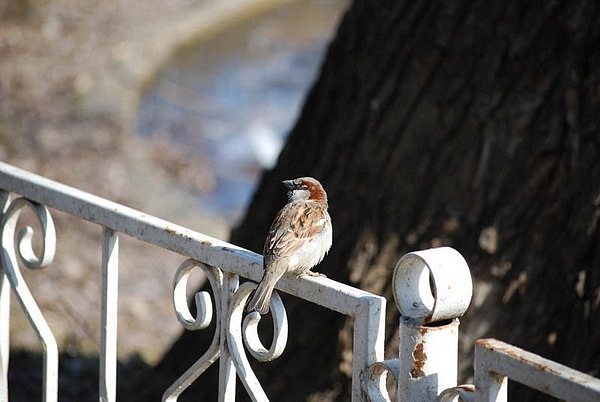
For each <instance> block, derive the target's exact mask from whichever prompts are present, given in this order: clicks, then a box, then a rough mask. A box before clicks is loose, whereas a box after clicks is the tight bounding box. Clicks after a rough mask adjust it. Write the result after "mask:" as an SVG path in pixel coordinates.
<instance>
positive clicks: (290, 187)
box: [282, 180, 294, 190]
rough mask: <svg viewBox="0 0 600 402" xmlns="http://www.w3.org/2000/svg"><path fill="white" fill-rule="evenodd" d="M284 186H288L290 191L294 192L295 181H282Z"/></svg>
mask: <svg viewBox="0 0 600 402" xmlns="http://www.w3.org/2000/svg"><path fill="white" fill-rule="evenodd" d="M282 183H283V185H284V186H286V187H287V188H288V189H290V190H292V189H293V188H294V181H293V180H284V181H282Z"/></svg>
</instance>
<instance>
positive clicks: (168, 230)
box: [165, 228, 177, 234]
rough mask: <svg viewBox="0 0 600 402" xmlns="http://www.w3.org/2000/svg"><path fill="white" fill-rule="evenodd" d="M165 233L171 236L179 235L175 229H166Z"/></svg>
mask: <svg viewBox="0 0 600 402" xmlns="http://www.w3.org/2000/svg"><path fill="white" fill-rule="evenodd" d="M165 232H167V233H171V234H177V231H176V230H175V229H171V228H165Z"/></svg>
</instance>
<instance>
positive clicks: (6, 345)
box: [0, 191, 10, 402]
mask: <svg viewBox="0 0 600 402" xmlns="http://www.w3.org/2000/svg"><path fill="white" fill-rule="evenodd" d="M0 208H1V210H2V214H4V213H5V212H6V208H8V192H6V191H0ZM9 354H10V283H9V281H8V277H7V276H6V273H5V272H4V269H3V268H2V267H1V266H0V402H8V357H9Z"/></svg>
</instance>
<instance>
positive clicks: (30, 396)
mask: <svg viewBox="0 0 600 402" xmlns="http://www.w3.org/2000/svg"><path fill="white" fill-rule="evenodd" d="M43 359H44V358H43V356H42V355H41V354H40V353H31V352H29V351H23V350H19V351H12V352H11V355H10V370H9V373H8V391H9V397H10V401H11V402H30V401H36V400H38V401H39V400H42V387H43V384H42V383H43ZM148 368H149V366H148V365H147V364H146V363H145V362H144V361H143V360H142V359H141V358H139V357H137V356H133V357H131V358H130V359H128V360H127V361H119V362H118V367H117V377H118V378H117V384H118V390H117V399H118V400H121V399H122V398H126V397H127V395H131V394H130V392H131V391H132V390H131V389H129V387H131V386H133V385H135V384H136V383H137V381H136V379H137V378H138V376H139V375H140V374H142V373H144V372H145V371H146V370H147V369H148ZM58 375H59V379H58V388H59V395H58V400H60V401H61V402H71V401H73V402H75V401H94V400H96V401H97V400H99V398H98V379H99V376H98V375H99V360H98V357H91V356H77V355H71V354H67V353H62V354H61V355H60V360H59V369H58Z"/></svg>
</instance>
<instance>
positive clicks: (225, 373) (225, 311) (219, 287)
mask: <svg viewBox="0 0 600 402" xmlns="http://www.w3.org/2000/svg"><path fill="white" fill-rule="evenodd" d="M194 269H200V270H202V271H203V272H204V274H205V275H206V277H207V279H208V282H209V283H210V286H211V289H212V292H213V297H214V306H213V302H212V300H211V297H210V295H209V294H208V293H207V292H205V291H201V292H198V293H196V294H195V296H194V300H195V305H196V316H194V315H192V313H191V312H190V310H189V308H188V302H187V297H186V288H187V283H188V279H189V276H190V274H191V272H192V271H193V270H194ZM255 288H256V285H255V284H253V283H250V282H247V283H244V284H242V285H241V286H239V278H238V276H237V275H233V274H229V273H226V272H223V271H222V270H221V269H219V268H217V267H211V266H208V265H206V264H203V263H201V262H198V261H195V260H192V259H190V260H186V261H184V262H183V263H182V264H181V265H180V266H179V269H178V270H177V273H176V274H175V279H174V282H173V303H174V306H175V312H176V314H177V318H178V319H179V321H180V322H181V324H182V325H183V326H184V327H185V328H186V329H188V330H190V331H196V330H202V329H205V328H207V327H208V326H209V325H210V323H211V322H212V319H213V316H215V320H216V321H215V327H216V328H215V334H214V337H213V339H212V342H211V344H210V346H209V347H208V349H207V350H206V352H205V353H204V354H203V355H202V356H201V357H200V358H199V359H198V360H197V361H196V362H195V363H194V364H193V365H192V366H191V367H190V368H189V369H188V370H187V371H186V372H185V373H183V374H182V375H181V376H180V377H179V378H178V379H177V380H176V381H175V382H174V383H173V384H172V385H171V386H170V387H169V388H168V389H167V391H166V392H165V393H164V394H163V398H162V400H163V401H176V400H177V398H178V397H179V395H180V394H181V393H182V392H183V391H185V390H186V389H187V388H188V387H189V386H190V385H191V384H192V383H193V382H194V381H195V380H196V379H197V378H198V377H199V376H200V375H201V374H202V373H204V371H206V369H208V367H210V366H211V365H212V364H213V363H215V362H216V361H217V359H220V360H221V361H220V370H221V373H220V383H219V400H222V401H225V400H233V398H234V397H235V383H236V375H237V376H238V377H239V378H240V380H241V382H242V384H243V385H244V387H245V389H246V391H247V392H248V395H249V396H250V397H251V398H252V400H254V401H268V397H267V395H266V393H265V391H264V389H263V388H262V386H261V385H260V382H259V381H258V378H257V377H256V375H255V374H254V371H253V370H252V367H251V366H250V362H249V361H248V357H247V355H246V351H245V349H244V346H245V347H246V348H247V350H248V352H249V353H250V354H251V355H252V356H253V357H254V358H255V359H257V360H258V361H262V362H265V361H271V360H274V359H276V358H278V357H279V356H281V354H282V353H283V350H284V349H285V346H286V343H287V335H288V325H287V315H286V312H285V308H284V306H283V303H282V301H281V298H280V297H279V295H278V294H277V292H273V296H272V298H271V314H272V317H273V331H274V332H273V341H272V344H271V345H270V347H269V348H267V347H265V346H264V345H263V344H262V342H261V340H260V339H259V336H258V323H259V321H260V314H258V313H256V312H254V313H250V314H248V315H246V316H245V317H244V306H245V304H246V300H247V299H248V297H249V296H250V293H252V290H253V289H255ZM213 312H214V314H213Z"/></svg>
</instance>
